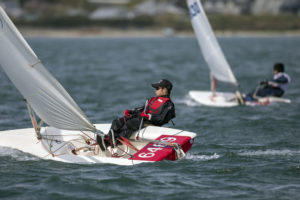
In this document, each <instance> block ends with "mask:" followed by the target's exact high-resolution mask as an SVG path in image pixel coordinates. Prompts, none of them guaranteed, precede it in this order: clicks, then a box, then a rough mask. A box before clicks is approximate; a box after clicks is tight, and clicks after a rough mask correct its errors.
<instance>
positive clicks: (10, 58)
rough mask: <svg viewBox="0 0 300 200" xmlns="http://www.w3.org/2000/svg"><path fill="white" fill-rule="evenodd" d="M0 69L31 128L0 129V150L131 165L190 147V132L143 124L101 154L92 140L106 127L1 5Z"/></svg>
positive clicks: (176, 156) (179, 153)
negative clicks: (64, 84)
mask: <svg viewBox="0 0 300 200" xmlns="http://www.w3.org/2000/svg"><path fill="white" fill-rule="evenodd" d="M0 65H1V67H2V68H3V70H4V71H5V73H6V74H7V76H8V77H9V79H10V80H11V81H12V82H13V84H14V85H15V87H16V88H17V89H18V90H19V92H20V93H21V94H22V95H23V97H24V99H25V102H26V104H27V108H28V111H29V115H30V118H31V121H32V124H33V128H28V129H16V130H10V131H0V138H1V139H0V146H4V147H10V148H15V149H18V150H21V151H23V152H26V153H30V154H33V155H35V156H38V157H41V158H44V159H52V160H58V161H63V162H71V163H113V164H120V165H131V164H138V163H142V162H155V161H161V160H177V159H180V158H182V157H184V156H185V153H186V152H187V151H188V150H189V149H190V148H191V146H192V145H193V141H194V138H195V137H196V134H195V133H192V132H188V131H182V130H178V129H171V128H164V127H156V126H148V127H146V128H143V129H141V130H140V131H137V132H136V133H134V134H133V135H132V136H131V138H130V140H124V141H122V144H121V145H118V146H116V147H114V148H111V147H109V148H108V149H107V150H105V151H101V150H100V148H99V145H98V144H97V140H96V136H97V135H99V136H101V137H103V136H104V135H105V133H108V131H109V127H110V124H96V125H94V124H92V123H91V122H90V121H89V119H88V118H87V116H86V115H85V114H84V113H83V111H82V110H81V109H80V108H79V106H78V105H77V104H76V102H75V101H74V100H73V99H72V97H71V96H70V95H69V94H68V93H67V91H66V90H65V89H64V88H63V87H62V85H61V84H60V83H59V82H58V81H57V80H56V79H55V78H54V77H53V76H52V75H51V74H50V73H49V72H48V71H47V69H46V68H45V67H44V66H43V64H42V63H41V61H40V60H39V59H38V57H37V56H36V54H35V53H34V51H33V50H32V49H31V47H30V46H29V45H28V43H27V42H26V41H25V39H24V38H23V36H22V35H21V34H20V32H19V31H18V30H17V28H16V27H15V26H14V24H13V23H12V21H11V20H10V19H9V17H8V16H7V15H6V13H5V12H4V10H3V9H2V8H1V7H0ZM44 123H46V124H47V125H49V126H43V124H44Z"/></svg>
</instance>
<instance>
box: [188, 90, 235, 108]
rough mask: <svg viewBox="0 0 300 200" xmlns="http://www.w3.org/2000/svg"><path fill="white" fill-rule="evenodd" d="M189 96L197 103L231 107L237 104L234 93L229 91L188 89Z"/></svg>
mask: <svg viewBox="0 0 300 200" xmlns="http://www.w3.org/2000/svg"><path fill="white" fill-rule="evenodd" d="M189 96H190V97H191V98H192V99H193V100H194V101H195V102H197V103H199V104H201V105H205V106H212V107H233V106H237V105H239V104H238V102H237V100H236V97H235V94H234V93H229V92H215V95H214V96H213V95H212V92H211V91H190V92H189Z"/></svg>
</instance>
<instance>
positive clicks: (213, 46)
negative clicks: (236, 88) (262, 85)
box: [187, 0, 238, 85]
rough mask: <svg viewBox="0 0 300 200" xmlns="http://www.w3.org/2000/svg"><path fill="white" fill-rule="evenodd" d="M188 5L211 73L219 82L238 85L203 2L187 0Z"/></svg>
mask: <svg viewBox="0 0 300 200" xmlns="http://www.w3.org/2000/svg"><path fill="white" fill-rule="evenodd" d="M187 4H188V8H189V11H190V15H191V23H192V26H193V29H194V32H195V34H196V37H197V40H198V43H199V46H200V48H201V51H202V54H203V57H204V59H205V61H206V63H207V65H208V66H209V69H210V71H211V73H212V74H213V76H214V77H215V78H216V79H217V80H219V81H223V82H229V83H233V84H235V85H237V84H238V83H237V81H236V78H235V76H234V74H233V73H232V71H231V68H230V66H229V64H228V62H227V60H226V58H225V56H224V54H223V52H222V50H221V48H220V45H219V43H218V41H217V39H216V37H215V34H214V32H213V30H212V28H211V26H210V24H209V21H208V18H207V16H206V14H205V11H204V9H203V6H202V4H201V2H200V1H199V0H187Z"/></svg>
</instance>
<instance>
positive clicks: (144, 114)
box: [141, 111, 151, 120]
mask: <svg viewBox="0 0 300 200" xmlns="http://www.w3.org/2000/svg"><path fill="white" fill-rule="evenodd" d="M141 117H144V118H146V119H148V120H150V119H151V115H150V114H146V113H145V112H144V111H143V112H142V113H141Z"/></svg>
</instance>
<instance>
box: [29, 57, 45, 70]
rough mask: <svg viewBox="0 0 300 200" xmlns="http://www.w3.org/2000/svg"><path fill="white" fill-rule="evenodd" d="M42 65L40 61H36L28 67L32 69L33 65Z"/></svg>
mask: <svg viewBox="0 0 300 200" xmlns="http://www.w3.org/2000/svg"><path fill="white" fill-rule="evenodd" d="M39 63H42V62H41V60H40V59H37V60H36V61H35V62H34V63H33V64H29V66H30V67H32V68H33V67H34V66H35V65H37V64H39Z"/></svg>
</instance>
